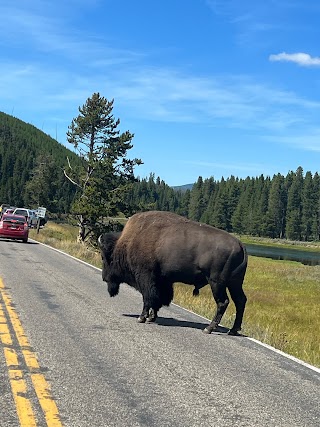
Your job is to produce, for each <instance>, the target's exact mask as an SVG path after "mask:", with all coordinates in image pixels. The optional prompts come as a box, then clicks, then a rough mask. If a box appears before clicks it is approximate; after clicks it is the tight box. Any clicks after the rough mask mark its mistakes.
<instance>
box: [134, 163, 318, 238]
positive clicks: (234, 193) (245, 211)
mask: <svg viewBox="0 0 320 427" xmlns="http://www.w3.org/2000/svg"><path fill="white" fill-rule="evenodd" d="M213 172H214V171H213ZM131 197H132V200H131V203H132V204H139V203H140V206H144V207H147V208H148V209H159V210H170V211H174V212H176V213H178V214H181V215H184V216H187V217H189V218H191V219H194V220H196V221H201V222H205V223H207V224H210V225H214V226H216V227H218V228H222V229H224V230H226V231H229V232H234V233H237V234H249V235H254V236H264V237H271V238H287V239H292V240H304V241H313V240H317V241H319V240H320V176H319V174H318V173H315V174H314V175H312V174H311V172H306V173H305V174H304V172H303V169H302V167H298V169H297V170H296V171H295V172H293V171H290V172H288V174H287V175H286V176H283V175H281V174H277V175H274V176H273V177H272V178H270V177H268V176H267V177H264V176H263V175H261V176H259V177H256V178H250V177H247V178H246V179H239V178H235V177H234V176H231V177H230V178H227V179H223V178H222V179H221V180H220V181H215V180H214V178H213V177H211V178H208V179H202V177H199V179H198V181H197V182H196V183H195V184H194V186H193V188H192V190H187V191H174V190H173V189H172V188H170V187H168V186H167V185H166V184H165V183H164V182H163V181H161V180H160V178H157V179H156V180H155V179H154V176H153V175H151V176H150V177H149V179H143V180H141V181H140V182H138V183H136V184H135V187H134V191H133V193H132V195H131Z"/></svg>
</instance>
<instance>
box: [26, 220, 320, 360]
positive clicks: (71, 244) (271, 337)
mask: <svg viewBox="0 0 320 427" xmlns="http://www.w3.org/2000/svg"><path fill="white" fill-rule="evenodd" d="M77 234H78V229H77V227H72V226H69V225H64V224H55V223H52V222H49V223H48V224H47V225H46V226H45V227H44V229H41V230H40V233H39V234H36V231H35V230H32V231H31V232H30V237H31V238H34V239H35V240H38V241H41V242H43V243H46V244H48V245H51V246H53V247H55V248H58V249H61V250H62V251H64V252H67V253H69V254H71V255H73V256H75V257H77V258H80V259H82V260H84V261H86V262H88V263H91V264H93V265H95V266H97V267H101V257H100V254H99V253H98V252H96V251H95V250H94V248H91V247H86V246H85V245H83V244H80V243H78V242H77ZM242 240H243V241H245V239H242ZM261 243H262V242H261ZM269 244H271V242H269ZM192 290H193V287H192V286H188V285H183V284H175V296H174V302H175V303H176V304H179V305H181V306H183V307H185V308H187V309H189V310H191V311H193V312H195V313H198V314H200V315H202V316H204V317H206V318H208V319H211V318H212V317H213V314H214V311H215V303H214V301H213V298H212V294H211V289H210V287H209V286H206V287H205V288H203V289H201V291H200V295H199V297H196V298H195V297H193V295H192ZM244 290H245V293H246V295H247V297H248V302H247V307H246V311H245V315H244V321H243V329H242V332H243V333H244V334H245V335H248V336H250V337H253V338H256V339H258V340H260V341H262V342H264V343H267V344H270V345H272V346H273V347H276V348H278V349H280V350H282V351H284V352H286V353H289V354H291V355H293V356H295V357H297V358H299V359H302V360H304V361H305V362H307V363H310V364H312V365H314V366H318V367H320V338H319V337H320V322H319V319H320V266H315V267H311V266H306V265H303V264H300V263H298V262H293V261H278V260H272V259H268V258H260V257H253V256H249V263H248V270H247V273H246V277H245V282H244ZM234 316H235V308H234V305H233V304H232V303H230V306H229V308H228V310H227V312H226V314H225V315H224V317H223V319H222V324H223V325H224V326H226V327H231V326H232V324H233V320H234Z"/></svg>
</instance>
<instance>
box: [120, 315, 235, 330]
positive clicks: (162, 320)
mask: <svg viewBox="0 0 320 427" xmlns="http://www.w3.org/2000/svg"><path fill="white" fill-rule="evenodd" d="M123 316H125V317H132V318H136V319H138V317H139V316H138V315H136V314H123ZM155 324H156V325H158V326H172V327H176V328H192V329H201V330H203V329H204V328H205V327H206V326H208V323H203V322H190V321H188V320H178V319H174V318H173V317H158V318H157V320H156V322H155ZM228 331H229V329H228V328H224V327H223V326H219V327H218V330H217V331H214V333H222V334H226V333H227V332H228Z"/></svg>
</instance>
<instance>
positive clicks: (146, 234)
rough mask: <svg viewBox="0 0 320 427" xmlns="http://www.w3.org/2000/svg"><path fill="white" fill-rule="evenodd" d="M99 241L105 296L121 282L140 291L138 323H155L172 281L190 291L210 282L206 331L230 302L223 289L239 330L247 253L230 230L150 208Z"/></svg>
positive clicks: (234, 329) (114, 292) (213, 326)
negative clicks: (212, 309)
mask: <svg viewBox="0 0 320 427" xmlns="http://www.w3.org/2000/svg"><path fill="white" fill-rule="evenodd" d="M99 243H100V247H101V254H102V258H103V270H102V278H103V280H104V281H106V282H107V283H108V291H109V294H110V295H111V296H115V295H117V293H118V292H119V286H120V283H122V282H125V283H127V284H129V285H130V286H132V287H134V288H135V289H137V290H138V291H139V292H141V294H142V296H143V310H142V313H141V315H140V317H139V321H140V322H144V321H146V320H147V321H154V320H155V319H156V318H157V314H158V310H159V309H160V308H161V307H162V306H163V305H169V304H170V303H171V301H172V299H173V284H174V283H175V282H182V283H186V284H190V285H194V287H195V288H194V291H193V292H194V295H197V294H198V293H199V289H201V288H202V287H203V286H205V285H207V284H208V283H209V285H210V286H211V289H212V293H213V296H214V299H215V301H216V305H217V310H216V314H215V316H214V318H213V320H212V322H211V323H210V325H208V326H207V327H206V328H205V332H206V333H211V332H212V331H213V330H215V329H216V328H217V326H218V324H219V322H220V321H221V318H222V316H223V314H224V312H225V310H226V309H227V306H228V304H229V298H228V295H227V289H228V290H229V293H230V295H231V298H232V299H233V301H234V303H235V306H236V319H235V322H234V325H233V327H232V328H231V330H230V334H233V335H236V334H237V332H238V331H239V330H240V329H241V324H242V318H243V313H244V309H245V304H246V296H245V294H244V292H243V289H242V284H243V280H244V276H245V272H246V268H247V254H246V250H245V248H244V246H243V245H242V243H241V242H240V241H239V240H238V239H236V238H235V237H233V236H232V235H230V234H229V233H227V232H225V231H223V230H220V229H217V228H214V227H211V226H209V225H205V224H200V223H197V222H194V221H191V220H188V219H186V218H184V217H181V216H179V215H176V214H173V213H170V212H160V211H150V212H142V213H138V214H135V215H133V216H132V217H131V218H130V219H129V220H128V222H127V224H126V226H125V227H124V230H123V232H122V233H121V234H120V233H118V234H115V233H107V234H103V235H102V236H100V238H99Z"/></svg>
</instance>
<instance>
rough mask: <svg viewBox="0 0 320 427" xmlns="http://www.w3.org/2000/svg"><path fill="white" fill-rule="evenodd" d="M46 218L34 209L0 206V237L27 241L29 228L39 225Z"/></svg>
mask: <svg viewBox="0 0 320 427" xmlns="http://www.w3.org/2000/svg"><path fill="white" fill-rule="evenodd" d="M45 223H46V219H45V218H42V217H40V215H39V212H38V211H37V210H36V209H27V208H16V207H14V206H10V205H4V204H3V205H1V206H0V237H3V238H6V239H14V240H22V241H23V242H24V243H27V242H28V237H29V229H30V228H36V227H38V226H39V227H41V226H43V225H44V224H45Z"/></svg>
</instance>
